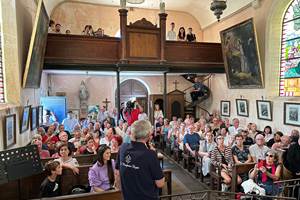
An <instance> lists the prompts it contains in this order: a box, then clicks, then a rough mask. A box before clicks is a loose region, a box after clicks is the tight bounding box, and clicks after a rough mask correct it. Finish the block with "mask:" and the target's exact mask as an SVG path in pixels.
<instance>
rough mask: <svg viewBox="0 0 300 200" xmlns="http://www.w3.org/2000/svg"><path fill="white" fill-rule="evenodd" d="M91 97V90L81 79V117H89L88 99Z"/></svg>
mask: <svg viewBox="0 0 300 200" xmlns="http://www.w3.org/2000/svg"><path fill="white" fill-rule="evenodd" d="M88 98H89V91H88V89H87V87H86V85H85V83H84V81H81V83H80V86H79V99H80V118H82V117H87V113H88V104H87V100H88Z"/></svg>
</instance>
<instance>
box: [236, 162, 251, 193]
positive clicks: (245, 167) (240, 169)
mask: <svg viewBox="0 0 300 200" xmlns="http://www.w3.org/2000/svg"><path fill="white" fill-rule="evenodd" d="M254 165H255V163H241V164H235V165H234V166H233V168H232V179H231V192H235V191H236V186H237V177H238V175H239V174H243V173H248V172H249V171H250V169H252V168H254Z"/></svg>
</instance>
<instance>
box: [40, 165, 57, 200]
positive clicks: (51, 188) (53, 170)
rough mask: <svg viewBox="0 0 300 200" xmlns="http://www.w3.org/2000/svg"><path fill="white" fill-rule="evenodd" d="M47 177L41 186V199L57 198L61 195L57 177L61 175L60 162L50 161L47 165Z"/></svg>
mask: <svg viewBox="0 0 300 200" xmlns="http://www.w3.org/2000/svg"><path fill="white" fill-rule="evenodd" d="M45 173H46V175H47V177H46V178H45V180H44V181H43V182H42V184H41V186H40V196H41V197H56V196H59V195H60V193H61V192H60V186H59V184H58V182H57V181H56V178H57V176H59V175H61V173H62V167H61V165H60V162H58V161H49V162H47V163H46V165H45Z"/></svg>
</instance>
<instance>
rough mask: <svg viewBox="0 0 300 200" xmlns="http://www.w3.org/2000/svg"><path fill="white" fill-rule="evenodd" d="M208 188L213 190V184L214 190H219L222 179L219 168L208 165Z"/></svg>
mask: <svg viewBox="0 0 300 200" xmlns="http://www.w3.org/2000/svg"><path fill="white" fill-rule="evenodd" d="M209 174H210V187H211V189H212V190H214V186H215V183H216V185H217V188H216V190H218V191H220V190H221V183H222V177H221V168H220V167H217V166H214V165H213V164H211V165H210V170H209Z"/></svg>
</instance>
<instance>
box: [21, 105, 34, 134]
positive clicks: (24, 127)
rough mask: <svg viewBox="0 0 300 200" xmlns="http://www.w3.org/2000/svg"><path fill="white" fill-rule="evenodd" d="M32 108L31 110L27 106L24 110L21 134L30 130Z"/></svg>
mask: <svg viewBox="0 0 300 200" xmlns="http://www.w3.org/2000/svg"><path fill="white" fill-rule="evenodd" d="M30 108H31V106H25V107H24V109H23V114H22V119H21V131H20V133H23V132H25V131H27V130H28V128H29V116H30Z"/></svg>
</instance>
